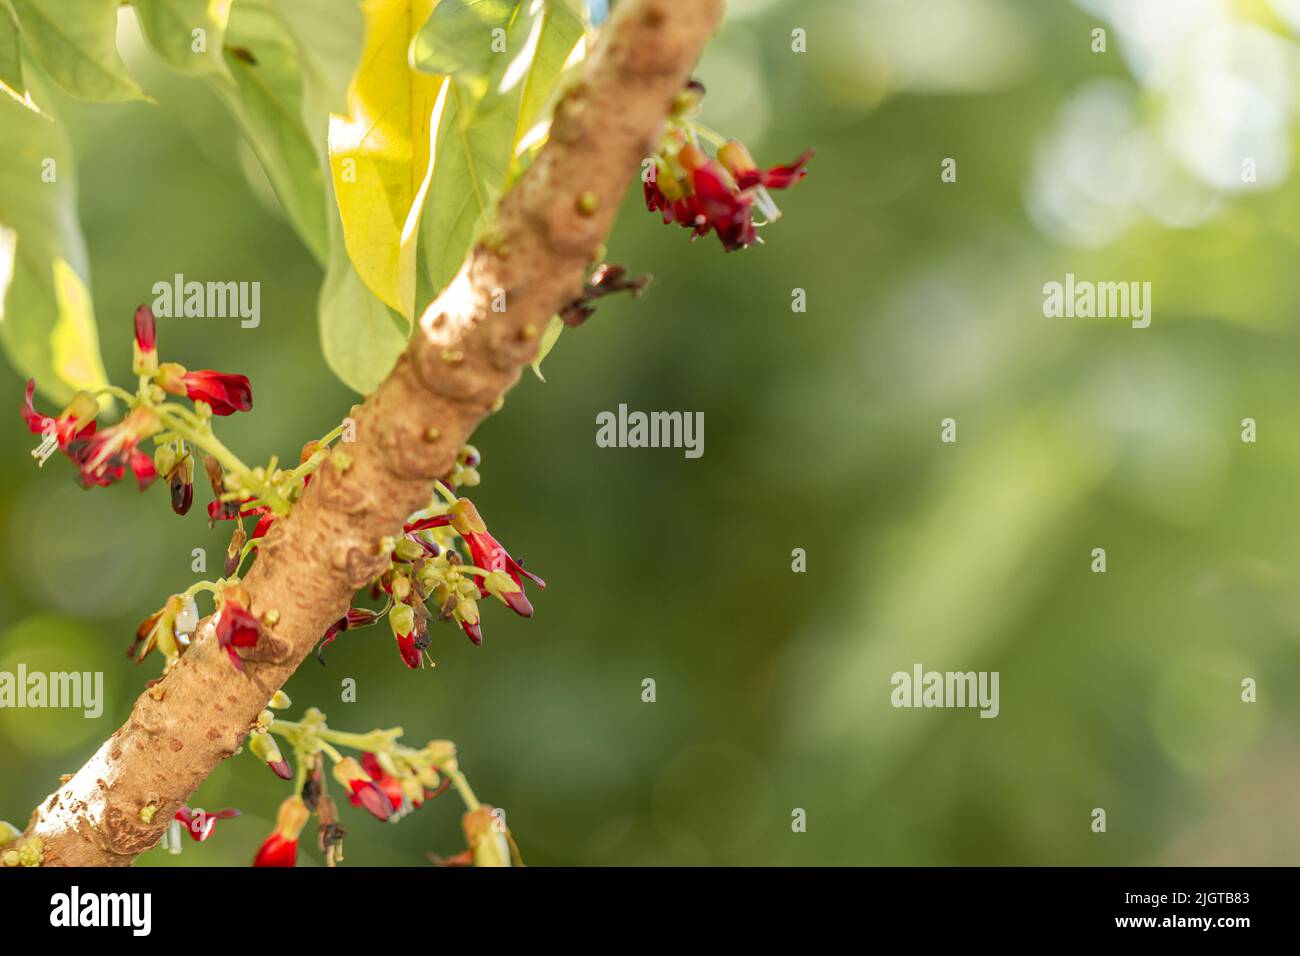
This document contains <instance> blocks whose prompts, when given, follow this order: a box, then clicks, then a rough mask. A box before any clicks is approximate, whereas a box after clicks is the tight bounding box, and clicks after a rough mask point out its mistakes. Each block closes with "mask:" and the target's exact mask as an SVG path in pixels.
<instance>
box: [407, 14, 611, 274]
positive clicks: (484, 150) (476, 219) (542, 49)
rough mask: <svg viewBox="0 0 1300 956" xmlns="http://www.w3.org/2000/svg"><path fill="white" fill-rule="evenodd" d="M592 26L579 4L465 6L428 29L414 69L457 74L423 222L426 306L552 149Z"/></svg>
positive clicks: (442, 121)
mask: <svg viewBox="0 0 1300 956" xmlns="http://www.w3.org/2000/svg"><path fill="white" fill-rule="evenodd" d="M588 27H589V21H588V18H587V14H586V8H585V5H584V4H582V3H580V2H579V0H520V2H508V0H466V2H464V3H444V4H442V5H441V6H439V7H438V9H437V10H435V11H434V13H433V16H431V17H430V18H429V22H428V23H427V24H426V25H425V27H424V29H423V30H421V31H420V34H419V36H418V37H417V39H416V42H415V44H414V45H413V46H412V48H411V53H412V58H413V62H414V63H415V64H416V65H417V66H418V67H420V68H421V69H434V68H442V69H444V70H447V71H449V73H450V74H451V81H450V83H449V87H448V95H447V97H446V103H445V104H444V108H443V109H442V112H441V116H440V118H439V126H438V134H437V144H436V150H435V154H434V159H433V163H432V175H431V177H430V183H429V189H428V191H427V194H426V196H425V202H424V214H423V218H422V219H421V222H420V244H421V251H420V259H421V261H422V263H423V265H424V273H423V275H422V279H423V280H424V281H426V282H427V283H428V286H429V289H428V290H424V289H422V290H420V293H421V296H420V297H421V299H423V293H424V292H425V291H430V292H433V293H436V292H437V291H439V290H440V289H441V288H442V287H443V286H444V285H445V284H446V283H447V282H448V281H450V279H451V278H452V277H453V276H454V275H455V274H456V272H457V270H458V269H459V268H460V265H461V261H462V260H463V259H464V257H465V253H466V252H467V251H468V250H469V247H470V245H471V244H472V243H473V241H474V239H475V236H476V235H478V234H479V233H481V232H483V231H484V230H486V229H488V228H490V226H491V224H492V221H493V219H494V217H495V207H496V201H497V199H498V198H499V197H500V195H501V194H502V192H504V191H505V190H506V189H507V188H508V187H509V186H510V185H511V184H512V183H513V181H514V180H515V179H516V178H517V177H518V175H519V173H520V172H521V171H522V169H523V168H524V167H525V166H526V164H527V160H528V159H529V158H531V156H532V155H533V154H534V153H535V152H536V150H537V149H539V148H540V147H541V145H542V144H543V143H544V142H545V140H546V134H547V132H548V131H549V127H550V113H551V109H550V107H551V106H552V105H553V103H554V100H555V95H556V91H557V90H558V88H559V85H560V83H561V80H562V79H563V77H564V76H565V74H566V70H568V69H572V68H574V65H575V64H576V63H577V62H579V61H580V60H581V56H582V53H583V52H584V50H585V46H584V39H585V36H586V33H587V30H588ZM493 31H499V32H496V33H494V32H493Z"/></svg>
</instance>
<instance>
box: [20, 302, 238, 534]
mask: <svg viewBox="0 0 1300 956" xmlns="http://www.w3.org/2000/svg"><path fill="white" fill-rule="evenodd" d="M133 356H134V357H133V360H132V370H133V371H134V372H135V374H136V375H137V376H138V378H139V387H138V390H137V392H136V393H135V394H132V393H130V392H126V391H125V390H122V389H117V388H112V387H109V388H106V389H102V390H101V391H100V392H98V393H95V394H91V393H90V392H86V391H81V392H77V393H76V394H75V395H74V396H73V397H72V401H71V402H69V403H68V405H67V406H66V407H64V409H63V411H61V412H60V413H59V414H58V415H57V416H54V417H51V416H48V415H43V414H41V413H40V412H38V411H36V408H35V405H34V404H33V401H32V400H33V397H34V395H35V391H36V381H35V380H34V379H32V380H29V381H28V383H27V391H26V401H25V403H24V407H23V409H22V415H23V420H24V421H25V422H26V423H27V427H28V429H29V430H30V431H31V433H32V434H34V435H41V436H42V439H43V441H42V447H41V449H38V450H37V455H38V457H42V462H43V461H44V457H43V453H53V451H55V450H58V451H59V452H61V453H63V454H64V455H65V456H66V457H67V458H68V459H69V460H70V461H71V462H72V463H73V465H74V466H75V467H76V469H77V477H78V480H79V481H80V482H81V484H82V485H83V486H84V487H87V488H91V487H96V486H99V487H103V486H107V485H111V484H114V483H115V482H118V481H120V480H121V479H122V478H123V477H125V475H126V473H127V471H128V470H130V472H131V473H132V474H133V475H134V476H135V479H136V482H137V483H138V484H139V487H140V489H141V490H144V489H145V488H147V487H149V485H150V484H152V483H153V482H154V480H155V479H156V478H157V477H158V476H159V475H162V476H163V477H164V478H165V479H166V480H167V482H168V485H169V487H170V490H171V497H172V507H173V508H174V509H175V510H176V512H177V513H178V514H185V513H186V512H187V511H188V510H189V507H190V502H191V501H192V500H193V474H194V464H193V461H192V459H191V451H190V445H191V444H192V442H193V439H195V438H197V437H199V436H198V435H197V434H195V433H202V432H204V431H208V432H210V429H208V428H207V424H206V423H207V421H208V419H210V418H211V416H213V415H230V414H233V413H234V412H237V411H248V410H249V409H251V408H252V407H253V392H252V389H251V388H250V386H249V383H248V379H247V378H245V377H244V376H243V375H228V374H225V373H223V372H214V371H212V370H211V369H202V370H199V371H194V372H191V371H189V370H188V369H186V368H185V367H184V366H183V365H178V364H177V363H175V362H166V363H162V364H159V362H158V331H157V325H156V323H155V321H154V316H153V313H152V312H151V311H150V310H149V307H148V306H144V305H142V306H140V307H139V308H138V309H136V312H135V345H134V350H133ZM168 395H179V396H184V397H185V398H188V399H190V400H191V401H192V402H193V403H194V409H193V410H192V411H191V410H190V409H187V408H184V407H182V406H179V405H175V404H172V403H169V402H167V396H168ZM110 397H113V398H120V399H122V400H123V401H125V402H126V404H127V412H126V414H125V415H124V416H123V418H122V420H121V421H120V422H118V423H117V424H115V425H111V426H109V427H107V428H104V429H100V428H99V427H98V423H97V421H96V418H97V416H98V415H99V412H100V410H101V401H107V400H108V399H109V398H110ZM151 438H152V439H153V440H154V442H155V444H157V445H158V449H157V451H156V452H155V453H154V454H153V455H150V454H147V453H146V452H144V451H142V450H141V448H140V445H141V443H143V442H144V441H146V440H147V439H151Z"/></svg>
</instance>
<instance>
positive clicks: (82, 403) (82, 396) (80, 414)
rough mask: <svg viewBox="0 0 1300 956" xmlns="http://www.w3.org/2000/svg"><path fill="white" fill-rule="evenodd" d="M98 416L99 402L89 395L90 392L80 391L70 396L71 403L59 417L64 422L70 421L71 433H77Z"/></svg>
mask: <svg viewBox="0 0 1300 956" xmlns="http://www.w3.org/2000/svg"><path fill="white" fill-rule="evenodd" d="M98 414H99V400H98V399H97V398H95V396H94V395H91V394H90V392H87V391H80V392H77V394H75V395H73V396H72V401H70V402H68V404H67V407H66V408H64V409H63V413H62V414H61V415H60V416H59V417H60V418H62V419H64V420H71V421H72V423H73V424H72V431H73V432H74V433H75V432H79V431H81V429H83V428H84V427H86V426H87V425H88V424H90V422H91V421H92V420H93V419H94V418H95V416H96V415H98Z"/></svg>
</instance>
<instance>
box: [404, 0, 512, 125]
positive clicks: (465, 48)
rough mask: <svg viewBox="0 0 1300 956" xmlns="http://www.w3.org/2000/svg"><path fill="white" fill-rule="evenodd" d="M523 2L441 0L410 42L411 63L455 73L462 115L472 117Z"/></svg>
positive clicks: (440, 72)
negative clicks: (413, 40) (443, 1)
mask: <svg viewBox="0 0 1300 956" xmlns="http://www.w3.org/2000/svg"><path fill="white" fill-rule="evenodd" d="M527 5H528V4H527V2H526V0H448V2H446V3H441V4H439V5H438V8H437V9H436V10H434V11H433V15H432V16H431V17H429V18H428V22H427V23H425V24H424V27H423V29H421V30H420V32H419V33H418V34H417V35H416V37H415V42H414V43H413V44H411V63H412V64H413V65H414V66H415V67H416V68H417V69H420V70H424V71H426V72H429V73H435V74H438V75H447V76H455V77H456V80H457V82H459V83H460V86H461V90H462V104H461V105H462V109H463V113H464V115H465V116H466V117H467V118H472V117H473V115H474V112H475V109H476V108H477V104H478V101H479V100H480V99H482V97H483V95H484V94H485V93H486V92H487V89H488V83H489V80H490V78H491V77H492V76H493V75H494V74H495V73H496V72H497V69H498V67H497V64H498V63H499V62H503V61H504V60H505V59H506V50H507V48H508V47H507V42H506V41H507V38H508V37H509V35H510V32H511V30H512V29H513V27H514V25H515V23H516V21H517V20H518V19H519V18H521V17H523V16H524V15H525V8H526V7H527Z"/></svg>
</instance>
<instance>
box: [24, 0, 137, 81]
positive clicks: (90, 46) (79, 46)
mask: <svg viewBox="0 0 1300 956" xmlns="http://www.w3.org/2000/svg"><path fill="white" fill-rule="evenodd" d="M10 3H11V4H12V5H13V11H14V13H15V14H16V15H17V17H18V23H19V25H20V26H21V27H22V31H23V36H24V37H26V39H27V43H28V45H29V46H30V47H31V50H32V52H33V53H34V54H35V55H36V58H37V59H38V60H40V62H41V65H42V66H44V67H45V71H46V72H47V73H48V74H49V75H50V79H52V80H53V81H54V82H55V83H57V84H58V85H59V86H61V87H62V88H63V89H65V90H67V91H68V92H69V93H71V94H72V95H73V96H76V97H79V98H81V99H83V100H98V101H101V102H115V101H121V100H141V99H148V97H147V96H145V94H144V92H143V91H142V90H141V89H140V87H139V86H137V85H136V82H135V80H133V79H131V76H130V74H128V73H127V72H126V67H125V66H123V65H122V59H121V57H119V56H118V55H117V8H118V7H119V6H120V3H119V2H118V0H10Z"/></svg>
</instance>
